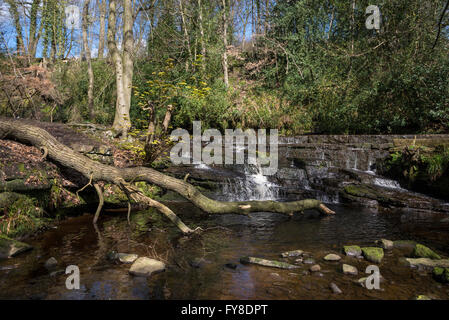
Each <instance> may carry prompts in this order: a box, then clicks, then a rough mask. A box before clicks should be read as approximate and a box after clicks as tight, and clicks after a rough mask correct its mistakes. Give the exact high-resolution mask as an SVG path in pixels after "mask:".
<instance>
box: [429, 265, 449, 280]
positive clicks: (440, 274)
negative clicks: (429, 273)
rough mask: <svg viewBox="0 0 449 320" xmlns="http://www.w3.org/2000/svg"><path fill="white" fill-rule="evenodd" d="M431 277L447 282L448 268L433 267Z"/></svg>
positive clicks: (448, 277)
mask: <svg viewBox="0 0 449 320" xmlns="http://www.w3.org/2000/svg"><path fill="white" fill-rule="evenodd" d="M433 277H434V278H435V280H437V281H439V282H442V283H449V268H440V267H435V268H434V269H433Z"/></svg>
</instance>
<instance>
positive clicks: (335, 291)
mask: <svg viewBox="0 0 449 320" xmlns="http://www.w3.org/2000/svg"><path fill="white" fill-rule="evenodd" d="M329 287H330V288H331V290H332V292H333V293H335V294H341V293H343V292H342V291H341V290H340V288H339V287H338V286H337V285H336V284H335V283H333V282H332V283H331V284H330V285H329Z"/></svg>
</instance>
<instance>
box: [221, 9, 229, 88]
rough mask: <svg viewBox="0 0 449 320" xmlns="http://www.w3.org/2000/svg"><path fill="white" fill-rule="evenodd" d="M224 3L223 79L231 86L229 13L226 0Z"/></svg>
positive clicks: (226, 84) (227, 85)
mask: <svg viewBox="0 0 449 320" xmlns="http://www.w3.org/2000/svg"><path fill="white" fill-rule="evenodd" d="M222 5H223V47H224V48H223V81H224V83H225V86H226V88H227V87H229V72H228V15H227V13H226V11H227V6H226V0H222Z"/></svg>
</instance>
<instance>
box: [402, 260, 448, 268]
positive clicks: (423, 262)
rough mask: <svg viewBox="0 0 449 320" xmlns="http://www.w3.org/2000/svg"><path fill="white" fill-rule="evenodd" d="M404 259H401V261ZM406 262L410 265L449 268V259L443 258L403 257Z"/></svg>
mask: <svg viewBox="0 0 449 320" xmlns="http://www.w3.org/2000/svg"><path fill="white" fill-rule="evenodd" d="M401 260H402V259H400V261H401ZM403 261H404V263H405V264H406V265H408V266H410V267H419V266H421V267H427V268H435V267H440V268H449V259H441V260H432V259H428V258H418V259H413V258H405V259H403Z"/></svg>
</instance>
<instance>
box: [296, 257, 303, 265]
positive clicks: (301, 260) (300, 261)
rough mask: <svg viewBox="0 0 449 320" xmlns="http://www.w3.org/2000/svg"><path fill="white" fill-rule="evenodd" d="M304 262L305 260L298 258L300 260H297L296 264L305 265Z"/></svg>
mask: <svg viewBox="0 0 449 320" xmlns="http://www.w3.org/2000/svg"><path fill="white" fill-rule="evenodd" d="M303 261H304V259H303V258H298V259H296V260H295V262H296V263H297V264H300V263H303Z"/></svg>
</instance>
